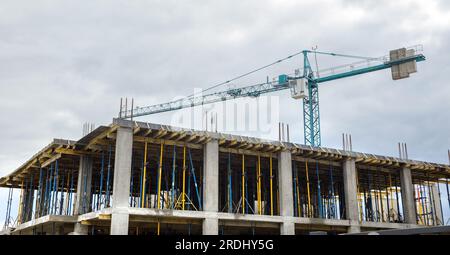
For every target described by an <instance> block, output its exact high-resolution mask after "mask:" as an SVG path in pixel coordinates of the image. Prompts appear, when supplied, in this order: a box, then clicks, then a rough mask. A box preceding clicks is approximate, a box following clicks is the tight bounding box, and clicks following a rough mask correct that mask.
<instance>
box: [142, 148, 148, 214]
mask: <svg viewBox="0 0 450 255" xmlns="http://www.w3.org/2000/svg"><path fill="white" fill-rule="evenodd" d="M147 146H148V143H147V141H146V142H145V145H144V174H143V176H142V194H141V207H144V203H145V199H144V198H145V178H146V176H147V149H148V148H147Z"/></svg>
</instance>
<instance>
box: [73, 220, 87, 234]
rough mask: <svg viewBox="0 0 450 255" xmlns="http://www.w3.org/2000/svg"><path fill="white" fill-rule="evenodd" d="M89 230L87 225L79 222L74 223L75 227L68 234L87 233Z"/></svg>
mask: <svg viewBox="0 0 450 255" xmlns="http://www.w3.org/2000/svg"><path fill="white" fill-rule="evenodd" d="M88 232H89V227H88V225H82V224H81V223H80V222H77V223H75V227H74V229H73V232H71V233H69V235H87V234H88Z"/></svg>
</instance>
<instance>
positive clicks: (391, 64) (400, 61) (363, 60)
mask: <svg viewBox="0 0 450 255" xmlns="http://www.w3.org/2000/svg"><path fill="white" fill-rule="evenodd" d="M422 52H423V47H422V46H421V45H416V46H412V47H408V48H400V49H395V50H391V51H390V53H389V55H386V56H382V57H377V58H372V57H363V56H355V55H346V54H338V53H332V52H322V51H317V50H315V49H313V50H302V51H300V52H297V53H295V54H293V55H290V56H288V57H286V58H283V59H280V60H278V61H276V62H274V63H272V64H269V65H266V66H263V67H261V68H258V69H256V70H253V71H251V72H248V73H246V74H243V75H240V76H238V77H236V78H233V79H231V80H228V81H226V82H223V83H220V84H218V85H215V86H213V87H211V88H208V89H207V90H209V89H212V88H217V87H220V86H222V85H225V84H230V82H232V81H235V80H237V79H239V78H242V77H244V76H247V75H249V74H252V73H254V72H256V71H260V70H262V69H264V68H267V67H269V66H272V65H275V64H278V63H280V62H282V61H284V60H287V59H290V58H292V57H294V56H297V55H301V56H303V69H297V70H296V71H295V74H294V75H287V74H280V75H279V76H278V77H277V78H274V79H273V80H272V81H269V79H267V81H266V82H263V83H259V84H255V85H250V86H242V87H239V88H227V89H225V90H221V91H217V92H213V93H208V94H204V95H200V96H196V95H195V94H194V95H191V96H188V97H185V98H182V99H179V100H175V101H170V102H167V103H162V104H156V105H151V106H146V107H136V108H133V106H131V109H125V110H124V109H123V107H122V103H121V109H120V112H119V118H123V119H129V118H133V117H139V116H145V115H150V114H156V113H161V112H168V111H174V110H179V109H183V108H188V107H195V106H199V105H205V104H211V103H216V102H221V101H226V100H231V99H237V98H242V97H258V96H260V95H262V94H266V93H270V92H275V91H281V90H288V89H289V90H290V92H291V97H292V98H294V99H302V100H303V124H304V142H305V144H306V145H311V146H321V133H320V114H319V84H321V83H324V82H329V81H333V80H338V79H342V78H346V77H351V76H356V75H361V74H365V73H370V72H375V71H380V70H384V69H388V68H390V69H391V74H392V79H393V80H398V79H403V78H408V77H409V75H410V74H411V73H415V72H417V66H416V62H420V61H424V60H425V56H424V55H423V54H422ZM310 54H315V56H317V54H319V55H327V56H333V57H340V58H351V59H359V61H358V62H353V63H351V64H346V65H340V66H334V67H331V68H328V69H324V70H316V71H313V68H312V67H311V62H310V60H309V55H310ZM316 63H317V58H316Z"/></svg>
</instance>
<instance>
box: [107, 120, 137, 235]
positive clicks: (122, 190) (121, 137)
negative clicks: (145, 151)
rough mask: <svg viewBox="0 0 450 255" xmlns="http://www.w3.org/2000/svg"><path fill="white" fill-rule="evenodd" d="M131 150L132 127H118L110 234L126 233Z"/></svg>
mask: <svg viewBox="0 0 450 255" xmlns="http://www.w3.org/2000/svg"><path fill="white" fill-rule="evenodd" d="M132 150H133V129H132V127H131V126H130V127H119V128H118V129H117V138H116V152H115V161H114V182H113V203H112V215H111V235H128V224H129V222H128V220H129V214H128V207H129V203H128V200H129V196H130V180H131V179H130V177H131V157H132V152H133V151H132Z"/></svg>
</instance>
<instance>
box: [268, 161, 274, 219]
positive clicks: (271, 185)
mask: <svg viewBox="0 0 450 255" xmlns="http://www.w3.org/2000/svg"><path fill="white" fill-rule="evenodd" d="M269 162H270V163H269V165H270V215H271V216H273V181H272V179H273V175H272V153H271V154H270V160H269Z"/></svg>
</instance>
